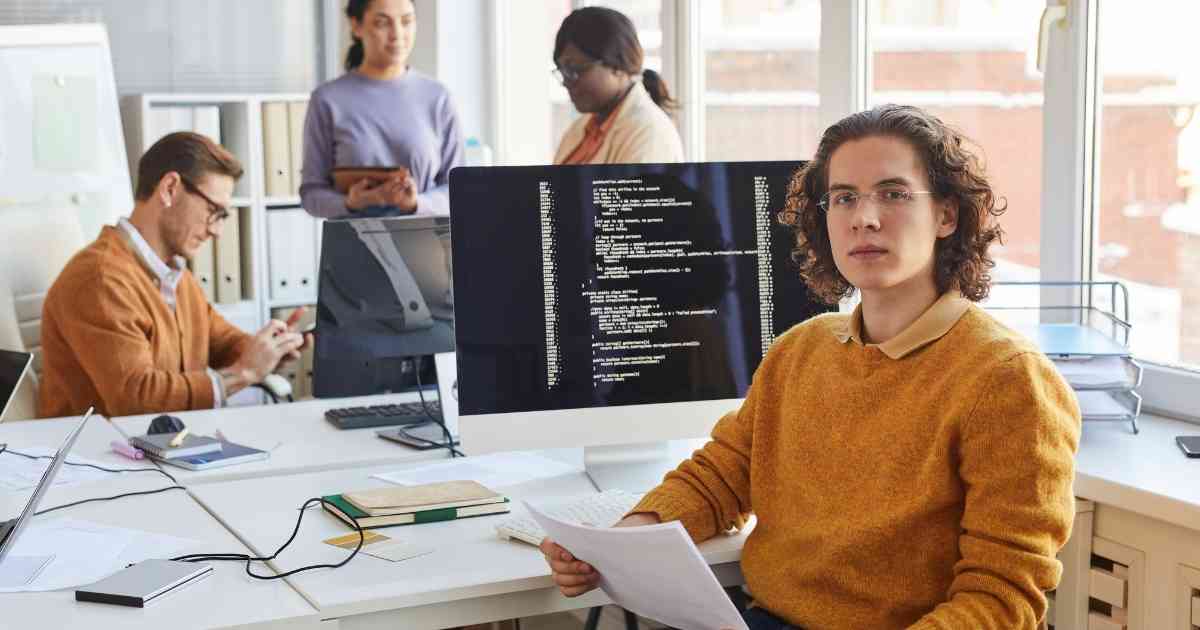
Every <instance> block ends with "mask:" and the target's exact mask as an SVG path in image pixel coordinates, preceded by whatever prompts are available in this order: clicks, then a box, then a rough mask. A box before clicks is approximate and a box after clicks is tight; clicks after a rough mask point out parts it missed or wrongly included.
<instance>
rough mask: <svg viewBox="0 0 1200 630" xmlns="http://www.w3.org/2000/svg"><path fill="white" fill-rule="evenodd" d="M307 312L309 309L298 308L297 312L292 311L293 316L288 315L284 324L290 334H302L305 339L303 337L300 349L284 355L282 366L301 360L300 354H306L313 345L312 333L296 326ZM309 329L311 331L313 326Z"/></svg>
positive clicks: (281, 361) (280, 361)
mask: <svg viewBox="0 0 1200 630" xmlns="http://www.w3.org/2000/svg"><path fill="white" fill-rule="evenodd" d="M306 311H308V307H306V306H297V307H296V310H294V311H292V314H291V315H288V318H287V321H286V322H284V325H286V326H287V329H288V331H289V332H295V333H300V334H301V335H302V336H303V337H302V340H301V343H300V347H299V348H296V349H295V350H292V351H291V352H289V353H287V354H286V355H284V356H283V358H282V359H280V360H279V364H280V365H283V364H285V363H288V362H291V361H298V360H300V353H301V352H304V351H305V350H306V349H308V348H311V347H312V345H313V336H312V333H311V332H305V331H303V330H300V329H299V328H297V327H296V325H297V324H299V323H300V319H301V318H303V317H304V313H305V312H306ZM309 328H310V329H311V326H310V327H309Z"/></svg>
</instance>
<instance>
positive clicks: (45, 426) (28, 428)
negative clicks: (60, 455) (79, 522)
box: [0, 415, 158, 476]
mask: <svg viewBox="0 0 1200 630" xmlns="http://www.w3.org/2000/svg"><path fill="white" fill-rule="evenodd" d="M78 424H79V417H74V418H55V419H52V420H21V421H17V422H13V421H9V422H4V423H0V444H3V443H5V442H7V443H8V445H9V447H10V448H12V449H14V450H17V451H20V450H22V449H28V448H30V447H44V448H49V449H50V450H52V451H53V450H54V449H57V448H58V447H59V446H62V442H63V440H64V439H66V437H67V435H68V434H70V432H71V430H72V429H74V428H75V427H76V426H77V425H78ZM119 439H121V434H120V433H118V432H117V430H116V429H114V428H113V427H112V426H111V425H109V423H108V422H107V421H106V420H105V419H104V418H102V417H100V416H96V415H93V416H92V418H91V419H90V420H88V423H87V426H86V427H84V429H83V433H81V434H80V435H79V439H77V440H75V446H73V447H72V448H71V456H69V457H68V458H67V461H71V460H72V457H81V458H86V459H89V460H91V461H93V462H95V463H97V464H100V465H101V466H106V467H109V468H130V467H132V468H139V467H144V466H151V464H150V462H149V461H146V460H142V461H133V460H130V459H126V458H124V457H121V456H120V455H117V454H116V453H113V452H112V449H111V447H110V446H109V443H110V442H112V441H113V440H119ZM0 457H11V456H9V455H0ZM153 476H158V475H153Z"/></svg>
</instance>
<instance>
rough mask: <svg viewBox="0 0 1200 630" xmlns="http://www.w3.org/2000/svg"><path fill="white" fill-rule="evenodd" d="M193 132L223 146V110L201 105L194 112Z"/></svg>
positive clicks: (213, 106) (214, 106)
mask: <svg viewBox="0 0 1200 630" xmlns="http://www.w3.org/2000/svg"><path fill="white" fill-rule="evenodd" d="M192 131H194V132H196V133H198V134H200V135H202V136H206V137H208V139H209V140H212V141H213V142H215V143H217V144H221V108H219V107H217V106H216V105H201V106H199V107H196V108H195V109H193V110H192Z"/></svg>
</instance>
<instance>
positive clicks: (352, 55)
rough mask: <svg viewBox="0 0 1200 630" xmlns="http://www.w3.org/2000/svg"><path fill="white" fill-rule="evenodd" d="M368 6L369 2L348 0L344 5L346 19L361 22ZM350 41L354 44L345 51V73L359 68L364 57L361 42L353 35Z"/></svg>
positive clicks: (366, 0)
mask: <svg viewBox="0 0 1200 630" xmlns="http://www.w3.org/2000/svg"><path fill="white" fill-rule="evenodd" d="M369 6H371V0H350V1H349V2H347V3H346V17H347V18H349V19H352V20H358V21H359V22H362V19H363V16H364V15H366V13H367V7H369ZM350 39H352V40H353V41H354V43H352V44H350V50H348V51H346V72H350V71H351V70H354V69H355V68H357V67H359V66H361V65H362V62H363V58H364V57H365V56H366V51H365V50H363V43H362V40H361V39H359V38H357V37H355V36H354V35H353V34H351V35H350Z"/></svg>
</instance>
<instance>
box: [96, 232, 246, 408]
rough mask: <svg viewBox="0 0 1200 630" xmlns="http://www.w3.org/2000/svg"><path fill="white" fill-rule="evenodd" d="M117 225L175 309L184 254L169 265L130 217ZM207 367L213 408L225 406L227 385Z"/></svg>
mask: <svg viewBox="0 0 1200 630" xmlns="http://www.w3.org/2000/svg"><path fill="white" fill-rule="evenodd" d="M117 227H118V228H120V230H121V232H123V233H124V234H125V236H126V238H127V240H128V242H129V244H130V245H132V246H133V252H134V253H135V254H137V257H138V260H140V261H141V262H142V266H143V267H145V268H146V270H147V271H149V272H150V276H151V278H150V279H151V280H153V281H154V285H155V286H157V287H158V291H159V294H160V295H162V299H163V301H164V302H166V303H167V308H170V309H171V310H172V311H174V310H175V300H176V296H177V295H178V294H177V290H178V289H179V281H180V280H182V279H183V272H184V271H185V270H186V269H187V260H185V259H184V258H183V256H176V257H175V258H174V259H173V260H172V261H171V262H172V263H174V264H172V265H168V264H167V263H166V262H163V259H162V258H159V257H158V253H157V252H155V251H154V248H153V247H150V243H148V242H146V239H145V237H143V236H142V233H141V232H139V231H138V229H137V227H136V226H134V224H133V223H130V222H129V219H127V218H125V217H121V219H120V220H119V221H117ZM205 369H206V370H207V371H208V379H209V380H210V381H212V386H213V408H214V409H216V408H219V407H223V406H225V387H224V385H223V384H222V382H221V375H220V374H218V373H217V371H216V370H214V369H212V368H211V367H210V368H205Z"/></svg>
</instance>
